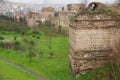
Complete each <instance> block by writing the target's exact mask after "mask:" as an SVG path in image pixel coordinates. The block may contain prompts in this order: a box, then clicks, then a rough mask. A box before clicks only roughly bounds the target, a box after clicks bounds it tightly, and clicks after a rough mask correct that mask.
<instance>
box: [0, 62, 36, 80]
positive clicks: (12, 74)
mask: <svg viewBox="0 0 120 80" xmlns="http://www.w3.org/2000/svg"><path fill="white" fill-rule="evenodd" d="M0 80H37V79H36V78H34V77H32V76H31V75H29V74H27V73H24V72H22V71H20V70H19V69H16V68H15V67H12V66H10V65H8V64H6V63H4V62H2V61H0Z"/></svg>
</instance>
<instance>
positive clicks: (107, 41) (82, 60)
mask: <svg viewBox="0 0 120 80" xmlns="http://www.w3.org/2000/svg"><path fill="white" fill-rule="evenodd" d="M117 28H118V27H117V26H116V21H115V19H114V18H113V17H111V16H110V15H108V14H102V13H92V14H91V15H90V14H88V13H87V14H85V13H82V12H81V13H79V15H77V16H76V17H75V18H74V20H72V21H71V24H70V28H69V53H70V54H69V59H70V69H71V73H72V75H73V76H74V77H78V76H79V75H80V74H83V73H86V72H88V71H89V70H92V69H96V68H98V67H100V66H102V65H104V64H105V63H107V62H108V61H109V59H110V58H111V57H112V55H113V54H112V51H113V48H112V42H113V40H114V38H113V37H115V35H116V33H117V32H116V31H117Z"/></svg>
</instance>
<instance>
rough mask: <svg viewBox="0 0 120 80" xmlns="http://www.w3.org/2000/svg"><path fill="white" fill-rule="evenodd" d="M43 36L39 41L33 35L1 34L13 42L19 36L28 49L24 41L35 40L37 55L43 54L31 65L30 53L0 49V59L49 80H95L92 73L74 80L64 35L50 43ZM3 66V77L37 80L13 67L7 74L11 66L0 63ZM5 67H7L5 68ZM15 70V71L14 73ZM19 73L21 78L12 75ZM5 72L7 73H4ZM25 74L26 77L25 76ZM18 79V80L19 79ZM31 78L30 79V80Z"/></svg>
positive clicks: (53, 38)
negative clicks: (51, 53) (40, 52)
mask: <svg viewBox="0 0 120 80" xmlns="http://www.w3.org/2000/svg"><path fill="white" fill-rule="evenodd" d="M41 34H42V35H38V36H39V39H37V38H35V37H33V36H32V35H24V36H22V35H21V34H16V33H11V34H9V33H7V34H0V36H4V37H5V39H7V40H10V41H13V38H14V36H17V41H19V42H20V43H21V45H23V46H24V48H26V47H27V45H26V44H25V43H24V42H23V39H29V40H33V41H34V42H35V49H36V50H37V51H36V54H37V53H38V52H39V51H42V53H43V54H40V55H38V56H37V57H34V58H33V60H32V62H31V63H30V62H29V60H28V58H27V55H28V51H27V50H24V51H16V50H14V49H9V50H6V49H2V48H0V51H1V52H0V57H2V58H5V59H8V60H10V61H12V62H14V63H16V64H19V65H21V66H23V67H25V68H27V69H29V70H31V71H33V72H36V73H38V74H40V75H41V76H43V77H45V78H47V79H48V80H95V79H90V78H91V73H88V74H86V75H81V76H80V78H78V79H74V78H73V77H72V76H71V74H70V70H69V59H68V54H69V51H68V37H65V36H62V35H54V36H52V37H51V42H50V43H49V41H48V38H46V36H45V35H44V34H43V33H41ZM49 45H51V48H50V49H49ZM50 52H54V54H53V56H52V57H51V55H50ZM1 66H2V68H1V69H2V70H0V71H2V72H0V74H2V75H3V77H7V76H10V78H13V79H12V80H35V79H34V78H33V77H28V78H26V76H29V75H27V74H25V73H22V72H20V71H19V70H17V69H15V70H14V68H13V67H10V70H11V72H10V73H9V72H8V73H6V72H5V71H7V69H5V67H7V66H9V65H7V64H5V63H3V62H0V67H1ZM4 66H5V67H4ZM12 70H14V71H12ZM16 71H18V74H16V76H17V75H20V76H19V77H16V76H14V75H12V74H14V73H16ZM3 72H5V73H3ZM23 74H25V76H23ZM11 75H12V76H11ZM17 78H18V79H17ZM29 78H30V79H29ZM4 80H7V79H4ZM8 80H11V79H8Z"/></svg>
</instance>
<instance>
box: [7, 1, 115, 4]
mask: <svg viewBox="0 0 120 80" xmlns="http://www.w3.org/2000/svg"><path fill="white" fill-rule="evenodd" d="M9 1H13V2H22V3H36V4H67V3H80V2H81V1H84V0H9ZM92 1H96V2H103V3H108V4H109V3H113V2H114V1H115V0H88V2H92Z"/></svg>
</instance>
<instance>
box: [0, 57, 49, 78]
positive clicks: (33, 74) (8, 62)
mask: <svg viewBox="0 0 120 80" xmlns="http://www.w3.org/2000/svg"><path fill="white" fill-rule="evenodd" d="M0 60H1V61H3V62H5V63H7V64H9V65H11V66H13V67H15V68H17V69H19V70H21V71H23V72H26V73H28V74H30V75H32V76H34V77H36V78H38V80H47V79H45V78H43V77H42V76H41V75H39V74H37V73H35V72H33V71H31V70H28V69H26V68H24V67H22V66H19V65H18V64H15V63H13V62H11V61H9V60H7V59H4V58H0Z"/></svg>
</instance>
